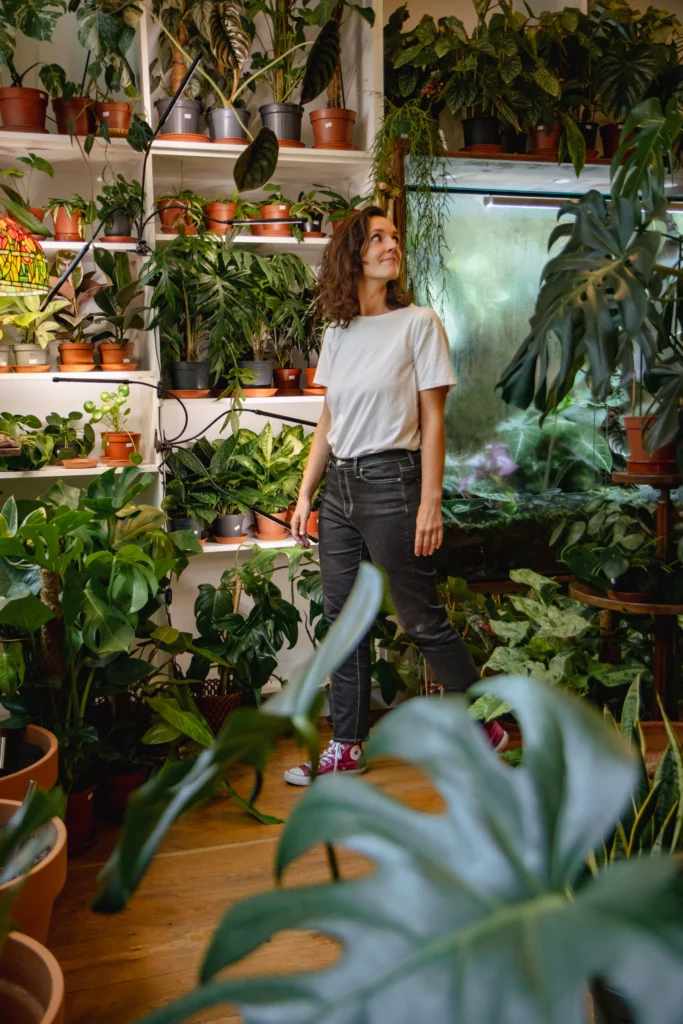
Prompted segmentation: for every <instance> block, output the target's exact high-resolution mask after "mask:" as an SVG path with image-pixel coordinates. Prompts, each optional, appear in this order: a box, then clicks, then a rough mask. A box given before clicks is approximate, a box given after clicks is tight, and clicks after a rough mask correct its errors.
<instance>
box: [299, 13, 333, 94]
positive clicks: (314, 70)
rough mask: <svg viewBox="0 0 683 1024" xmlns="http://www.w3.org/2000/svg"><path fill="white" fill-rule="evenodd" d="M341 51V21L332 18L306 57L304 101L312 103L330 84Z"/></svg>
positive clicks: (302, 85)
mask: <svg viewBox="0 0 683 1024" xmlns="http://www.w3.org/2000/svg"><path fill="white" fill-rule="evenodd" d="M339 52H340V51H339V22H338V21H337V20H336V19H335V18H330V20H329V21H328V22H327V23H326V24H325V25H323V27H322V28H321V30H320V32H319V33H318V36H317V38H316V40H315V42H314V43H313V46H312V47H311V49H310V51H309V54H308V57H307V59H306V67H305V69H304V77H303V81H302V83H301V102H302V103H310V102H311V101H312V100H314V99H315V98H316V96H319V95H320V93H321V92H322V91H323V89H326V88H327V86H328V85H329V84H330V82H331V80H332V75H333V74H334V69H335V68H336V66H337V63H338V62H339Z"/></svg>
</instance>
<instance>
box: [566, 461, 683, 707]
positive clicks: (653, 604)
mask: <svg viewBox="0 0 683 1024" xmlns="http://www.w3.org/2000/svg"><path fill="white" fill-rule="evenodd" d="M612 480H613V481H614V483H615V484H645V485H649V486H650V487H653V488H654V489H655V490H657V491H659V498H658V501H657V554H658V555H659V557H660V558H662V559H664V560H668V559H670V558H671V556H672V551H671V547H672V538H673V523H674V508H673V502H672V500H671V491H672V490H674V489H675V488H677V487H680V485H681V478H680V477H679V476H678V475H673V474H672V475H671V476H649V475H647V474H638V475H635V474H631V473H613V474H612ZM569 593H570V595H571V596H572V597H573V598H575V599H576V600H577V601H581V603H582V604H588V605H591V606H592V607H593V608H600V609H601V610H602V614H601V616H600V630H601V633H602V636H603V646H602V657H603V659H604V660H605V661H607V662H610V663H611V664H618V663H619V660H620V656H621V655H620V651H619V646H618V644H616V643H615V642H614V640H613V637H614V634H615V632H616V630H617V626H618V624H619V618H620V616H622V615H652V616H653V618H654V642H655V646H654V654H653V658H652V674H653V677H654V686H653V690H652V708H651V713H652V718H653V719H661V714H660V710H659V702H658V700H657V697H658V696H659V698H660V699H661V702H662V704H663V706H664V710H665V712H666V714H667V716H668V717H669V718H676V717H677V708H676V706H675V703H674V688H675V680H676V672H677V664H676V630H677V626H678V623H677V621H676V617H677V616H679V615H683V605H680V604H668V603H666V602H662V601H619V600H615V599H614V598H611V597H607V596H606V595H605V594H603V593H601V592H600V591H599V590H593V589H592V588H591V587H586V586H584V585H583V584H582V583H572V584H571V586H570V587H569Z"/></svg>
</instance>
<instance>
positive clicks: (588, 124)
mask: <svg viewBox="0 0 683 1024" xmlns="http://www.w3.org/2000/svg"><path fill="white" fill-rule="evenodd" d="M577 127H578V129H579V131H580V132H581V134H582V135H583V137H584V140H585V143H586V150H589V149H592V150H595V152H597V149H596V143H597V141H598V122H597V121H580V122H579V124H578V125H577Z"/></svg>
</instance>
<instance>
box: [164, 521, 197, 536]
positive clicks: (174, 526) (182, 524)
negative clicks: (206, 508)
mask: <svg viewBox="0 0 683 1024" xmlns="http://www.w3.org/2000/svg"><path fill="white" fill-rule="evenodd" d="M169 526H170V528H171V530H191V531H192V533H193V534H194V535H195V537H196V538H197V539H199V538H200V537H201V535H202V528H201V526H200V525H199V523H198V522H197V520H196V519H190V518H189V516H172V517H171V518H169Z"/></svg>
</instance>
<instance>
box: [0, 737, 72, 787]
mask: <svg viewBox="0 0 683 1024" xmlns="http://www.w3.org/2000/svg"><path fill="white" fill-rule="evenodd" d="M17 739H18V740H19V742H22V743H28V744H29V745H30V746H32V747H36V748H37V751H36V752H37V754H38V757H37V760H35V761H34V762H33V763H32V764H30V765H29V766H28V767H26V768H20V769H18V770H17V771H13V772H11V773H8V774H6V775H0V799H2V800H20V801H21V800H23V799H24V797H25V796H26V790H27V789H28V786H29V783H30V782H31V781H32V780H33V781H34V782H35V783H36V786H37V787H38V789H52V787H53V786H54V785H55V783H56V782H57V771H58V765H59V746H58V743H57V737H56V736H55V735H54V733H51V732H50V731H49V730H48V729H43V727H42V726H40V725H27V726H26V728H25V729H24V730H23V732H22V733H21V734H20V735H19V736H18V737H17ZM8 744H9V740H8Z"/></svg>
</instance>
